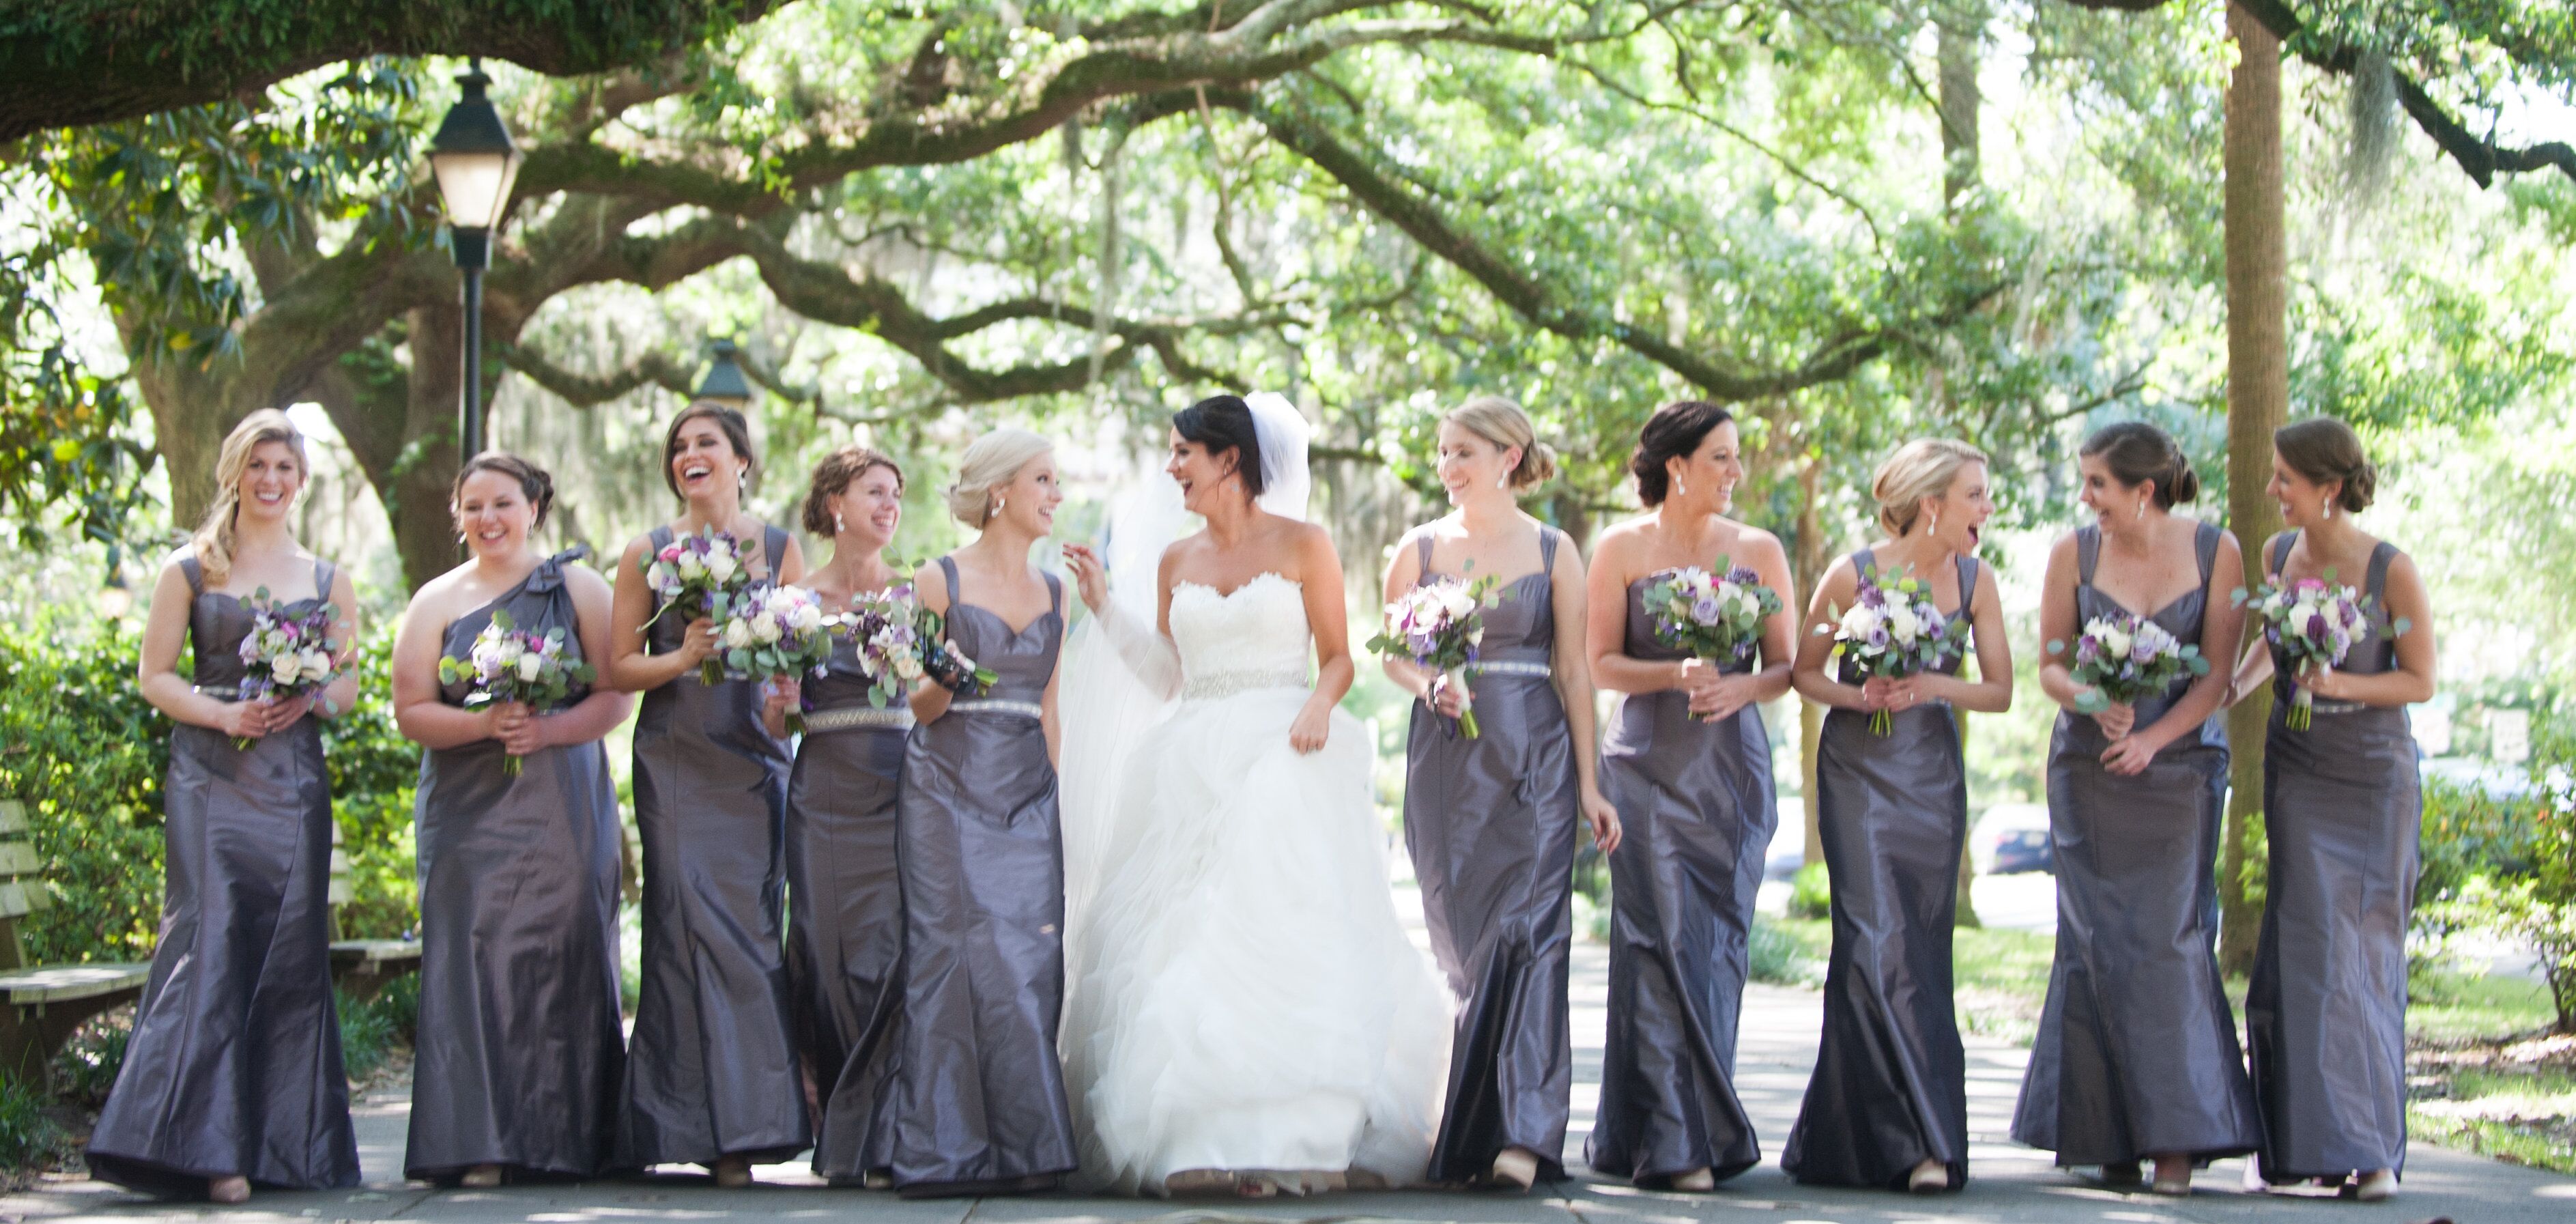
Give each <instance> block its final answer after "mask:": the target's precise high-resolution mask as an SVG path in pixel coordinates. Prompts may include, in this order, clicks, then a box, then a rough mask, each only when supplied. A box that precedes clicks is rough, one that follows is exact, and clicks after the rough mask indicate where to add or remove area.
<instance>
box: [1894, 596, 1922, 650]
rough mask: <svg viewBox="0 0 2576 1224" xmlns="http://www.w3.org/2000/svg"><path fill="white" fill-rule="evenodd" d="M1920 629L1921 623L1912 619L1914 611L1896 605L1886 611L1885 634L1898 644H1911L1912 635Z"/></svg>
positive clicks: (1901, 605)
mask: <svg viewBox="0 0 2576 1224" xmlns="http://www.w3.org/2000/svg"><path fill="white" fill-rule="evenodd" d="M1922 629H1923V623H1922V622H1921V621H1918V620H1916V619H1914V609H1912V608H1909V607H1906V606H1905V605H1903V604H1898V605H1897V606H1895V607H1892V608H1889V609H1888V610H1887V632H1888V634H1889V635H1890V636H1892V637H1894V638H1895V639H1896V640H1897V642H1898V643H1899V644H1903V645H1911V644H1913V641H1914V635H1915V634H1916V633H1919V632H1921V631H1922Z"/></svg>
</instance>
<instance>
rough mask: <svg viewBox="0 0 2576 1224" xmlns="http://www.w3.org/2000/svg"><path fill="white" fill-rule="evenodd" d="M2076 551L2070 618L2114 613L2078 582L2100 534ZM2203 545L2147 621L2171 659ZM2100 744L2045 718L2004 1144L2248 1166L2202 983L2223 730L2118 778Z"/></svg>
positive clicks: (2242, 1117) (2244, 1115) (2208, 543)
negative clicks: (2050, 899) (2173, 593)
mask: <svg viewBox="0 0 2576 1224" xmlns="http://www.w3.org/2000/svg"><path fill="white" fill-rule="evenodd" d="M2075 543H2076V558H2077V564H2078V566H2079V569H2080V575H2081V576H2080V585H2078V586H2077V587H2076V589H2075V596H2076V605H2075V606H2076V615H2077V617H2078V618H2079V620H2080V621H2083V622H2090V621H2091V620H2093V619H2094V618H2095V617H2099V616H2104V615H2108V614H2109V613H2111V612H2112V611H2114V610H2116V609H2118V608H2119V604H2118V603H2117V602H2116V601H2114V600H2113V599H2112V598H2111V597H2110V596H2108V595H2105V594H2103V593H2102V592H2101V591H2100V590H2099V589H2097V588H2095V587H2094V585H2093V566H2094V562H2095V560H2096V558H2097V557H2098V555H2099V554H2100V552H2101V545H2102V537H2101V529H2100V528H2098V527H2085V528H2082V529H2080V530H2078V531H2077V532H2076V533H2075ZM2218 543H2219V530H2218V528H2217V527H2215V526H2212V525H2210V524H2207V523H2203V524H2200V531H2199V536H2198V540H2197V543H2196V547H2195V551H2196V553H2197V555H2198V559H2199V564H2200V584H2199V585H2198V586H2196V587H2194V588H2192V591H2191V593H2190V594H2187V595H2184V596H2183V597H2181V598H2180V599H2176V600H2174V601H2173V602H2172V603H2170V604H2167V605H2165V606H2164V607H2162V608H2159V609H2157V610H2156V612H2155V615H2154V616H2153V617H2152V618H2151V619H2153V620H2154V621H2155V622H2156V623H2157V624H2158V625H2160V626H2162V627H2163V628H2164V629H2165V630H2166V631H2167V632H2169V633H2171V634H2173V635H2174V637H2175V638H2176V639H2178V640H2180V641H2182V642H2184V643H2186V644H2197V643H2198V642H2199V641H2200V627H2201V613H2202V611H2203V608H2204V606H2205V604H2206V601H2207V598H2208V591H2209V575H2210V570H2211V567H2212V565H2213V564H2214V563H2215V560H2216V558H2217V555H2218ZM2187 688H2188V680H2185V681H2181V682H2177V683H2176V684H2175V685H2174V688H2173V691H2172V692H2170V693H2167V694H2166V695H2165V696H2163V697H2151V698H2147V699H2145V700H2143V701H2140V702H2138V703H2137V706H2136V710H2137V726H2139V727H2141V728H2144V727H2149V726H2152V725H2154V724H2155V721H2156V720H2157V719H2159V718H2161V717H2163V716H2164V713H2165V711H2167V710H2169V709H2171V708H2172V707H2173V703H2174V702H2175V701H2177V700H2179V699H2180V698H2181V696H2182V694H2183V693H2184V691H2185V690H2186V689H2187ZM2109 747H2110V741H2108V740H2107V739H2105V738H2104V737H2103V735H2102V729H2101V727H2100V726H2098V725H2097V724H2096V723H2095V722H2094V721H2093V719H2092V717H2091V716H2090V715H2085V714H2077V713H2075V712H2073V711H2071V710H2069V711H2064V712H2061V713H2059V715H2058V716H2057V731H2056V734H2055V735H2054V736H2053V737H2052V738H2051V740H2050V744H2049V756H2048V824H2049V842H2050V845H2051V847H2052V853H2053V856H2054V862H2055V868H2054V870H2055V871H2056V874H2057V954H2056V961H2055V964H2054V965H2053V966H2052V967H2051V969H2050V972H2049V979H2048V1002H2047V1004H2046V1005H2045V1006H2044V1007H2043V1008H2042V1009H2041V1012H2040V1017H2039V1035H2038V1038H2037V1040H2036V1041H2035V1042H2033V1044H2032V1046H2031V1053H2030V1070H2029V1073H2028V1074H2027V1075H2026V1076H2025V1077H2024V1078H2023V1080H2022V1088H2021V1102H2020V1104H2019V1106H2018V1107H2017V1108H2016V1109H2015V1110H2014V1112H2013V1126H2012V1135H2013V1138H2014V1139H2016V1140H2019V1141H2020V1142H2023V1143H2026V1144H2029V1145H2030V1146H2032V1147H2035V1148H2041V1149H2044V1150H2047V1151H2052V1152H2055V1153H2056V1154H2057V1163H2058V1164H2060V1165H2100V1164H2122V1163H2127V1162H2129V1161H2135V1160H2140V1159H2143V1158H2145V1157H2148V1156H2153V1155H2157V1154H2161V1153H2168V1152H2173V1153H2183V1154H2188V1155H2191V1156H2194V1157H2197V1158H2200V1159H2204V1160H2207V1159H2215V1158H2218V1157H2222V1156H2231V1155H2238V1154H2241V1153H2244V1152H2249V1151H2252V1150H2253V1149H2254V1146H2255V1144H2256V1143H2257V1142H2259V1141H2260V1140H2261V1138H2262V1127H2261V1124H2260V1122H2259V1120H2258V1119H2257V1117H2256V1115H2255V1112H2254V1094H2253V1090H2252V1088H2251V1087H2250V1086H2249V1085H2248V1084H2247V1082H2246V1078H2245V1059H2244V1056H2243V1054H2242V1053H2241V1052H2240V1051H2239V1048H2238V1046H2237V1044H2236V1019H2235V1015H2234V1014H2233V1012H2232V1011H2231V1010H2230V1009H2229V1006H2228V1002H2227V991H2226V989H2225V987H2224V985H2223V983H2222V982H2221V981H2220V979H2219V975H2218V952H2217V943H2218V888H2217V881H2216V877H2215V865H2216V863H2217V859H2218V841H2219V827H2220V820H2221V818H2222V816H2223V815H2224V808H2225V806H2226V794H2227V736H2226V732H2225V730H2224V729H2223V728H2222V727H2221V726H2220V725H2219V720H2218V719H2216V718H2214V717H2213V718H2211V719H2210V720H2209V721H2207V722H2205V723H2203V724H2202V725H2201V727H2200V729H2199V730H2198V731H2197V732H2196V733H2194V734H2192V735H2190V736H2187V737H2185V738H2183V739H2181V740H2177V741H2175V742H2174V743H2172V744H2168V745H2166V746H2165V748H2164V750H2163V751H2161V752H2159V753H2157V754H2156V758H2155V761H2154V762H2153V763H2152V764H2150V765H2148V766H2147V769H2146V771H2145V772H2144V773H2141V774H2138V775H2136V776H2134V777H2125V778H2123V777H2116V776H2113V775H2112V774H2111V772H2110V771H2109V770H2108V769H2106V768H2104V767H2103V765H2102V753H2103V752H2104V751H2106V750H2108V748H2109Z"/></svg>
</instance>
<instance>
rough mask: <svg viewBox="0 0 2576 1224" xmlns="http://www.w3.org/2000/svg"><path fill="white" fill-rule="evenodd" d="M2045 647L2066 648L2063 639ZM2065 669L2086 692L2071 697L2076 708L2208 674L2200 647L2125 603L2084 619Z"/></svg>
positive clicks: (2124, 700)
mask: <svg viewBox="0 0 2576 1224" xmlns="http://www.w3.org/2000/svg"><path fill="white" fill-rule="evenodd" d="M2048 653H2050V654H2052V655H2064V654H2066V653H2067V649H2066V642H2065V640H2064V639H2058V640H2054V641H2051V642H2050V643H2049V644H2048ZM2067 671H2068V673H2069V674H2070V675H2071V676H2073V677H2074V680H2075V682H2076V683H2077V684H2080V685H2083V686H2084V688H2085V692H2084V694H2083V695H2082V696H2081V697H2078V698H2077V699H2076V701H2075V709H2076V711H2077V712H2078V713H2082V714H2094V713H2099V712H2100V711H2101V710H2103V709H2105V708H2107V707H2109V706H2111V705H2112V704H2114V703H2116V704H2120V705H2136V704H2137V703H2138V702H2140V701H2143V700H2145V699H2147V698H2149V697H2161V696H2163V695H2164V694H2165V692H2166V691H2167V690H2169V689H2171V688H2172V687H2173V686H2174V684H2175V682H2177V681H2180V680H2183V679H2186V678H2188V677H2192V676H2206V675H2208V674H2209V660H2207V659H2204V658H2202V657H2201V656H2200V647H2198V646H2192V645H2187V644H2185V643H2184V642H2183V641H2182V640H2181V639H2179V638H2176V637H2175V636H2174V635H2173V634H2171V633H2168V632H2166V631H2165V627H2164V626H2162V625H2159V624H2157V623H2155V622H2154V621H2152V620H2148V619H2146V618H2144V617H2141V616H2139V615H2138V614H2136V613H2134V612H2131V611H2129V610H2128V609H2126V608H2114V609H2112V610H2111V612H2110V614H2109V615H2106V616H2097V617H2094V618H2093V619H2092V620H2089V621H2086V622H2085V623H2084V632H2082V633H2080V634H2078V635H2076V638H2075V651H2074V656H2073V657H2072V658H2070V659H2069V660H2068V666H2067Z"/></svg>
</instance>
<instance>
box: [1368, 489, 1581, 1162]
mask: <svg viewBox="0 0 2576 1224" xmlns="http://www.w3.org/2000/svg"><path fill="white" fill-rule="evenodd" d="M1539 538H1540V544H1539V569H1538V572H1537V573H1534V574H1528V575H1525V576H1523V577H1521V578H1520V579H1518V580H1517V581H1515V582H1513V583H1512V584H1511V585H1509V586H1508V587H1505V588H1503V590H1502V596H1501V598H1500V599H1499V600H1498V601H1497V602H1496V603H1495V604H1494V605H1493V606H1492V607H1489V608H1487V609H1486V610H1485V612H1484V622H1485V640H1484V642H1483V644H1482V646H1481V647H1480V649H1479V653H1478V657H1479V659H1480V660H1481V661H1484V662H1514V663H1537V664H1546V663H1548V662H1549V661H1550V660H1551V658H1552V657H1553V655H1554V651H1555V646H1556V612H1555V605H1554V599H1553V597H1554V594H1555V588H1554V584H1553V579H1552V578H1551V574H1552V573H1553V571H1554V567H1555V564H1556V548H1557V533H1556V532H1555V531H1554V530H1553V529H1549V528H1541V529H1540V532H1539ZM1421 553H1422V578H1421V581H1424V582H1429V581H1432V580H1433V579H1435V578H1437V577H1438V575H1435V574H1433V573H1432V572H1431V539H1430V537H1429V536H1427V535H1426V536H1424V537H1422V541H1421ZM1471 691H1472V695H1473V698H1474V701H1475V712H1476V720H1477V722H1478V723H1479V724H1480V725H1481V730H1482V734H1481V735H1479V736H1478V737H1476V738H1474V739H1469V738H1467V737H1466V736H1465V735H1463V734H1461V733H1460V732H1459V729H1458V721H1457V720H1456V719H1453V718H1450V717H1448V716H1447V715H1443V714H1438V713H1435V712H1433V711H1432V710H1431V708H1430V707H1429V706H1427V705H1425V704H1423V703H1422V702H1420V701H1416V702H1414V703H1413V712H1412V719H1413V721H1412V728H1411V732H1410V735H1409V738H1408V740H1407V742H1406V750H1405V782H1404V846H1405V849H1406V851H1408V852H1409V853H1410V854H1411V855H1412V856H1413V874H1414V876H1415V878H1416V879H1418V880H1420V881H1421V883H1422V914H1423V918H1424V920H1425V922H1426V924H1427V925H1428V926H1429V928H1430V933H1431V951H1432V955H1433V957H1434V958H1435V959H1436V960H1437V961H1438V962H1439V965H1440V971H1441V973H1442V974H1443V975H1445V976H1446V977H1447V978H1448V980H1449V990H1450V992H1451V993H1452V994H1454V995H1456V996H1457V997H1458V1014H1457V1023H1456V1026H1455V1032H1454V1036H1453V1039H1452V1044H1451V1047H1450V1056H1449V1088H1448V1102H1447V1105H1446V1106H1445V1108H1444V1112H1443V1113H1442V1115H1441V1122H1440V1134H1439V1138H1438V1139H1437V1141H1436V1142H1435V1143H1434V1144H1433V1146H1432V1149H1431V1164H1430V1171H1429V1173H1428V1175H1427V1176H1428V1177H1429V1178H1430V1180H1432V1181H1435V1182H1458V1181H1466V1180H1469V1179H1472V1178H1477V1177H1482V1176H1484V1175H1485V1174H1487V1173H1488V1172H1489V1171H1490V1170H1491V1169H1492V1168H1493V1164H1494V1158H1495V1157H1496V1156H1499V1155H1501V1154H1502V1152H1503V1150H1504V1149H1505V1148H1509V1147H1519V1148H1526V1149H1528V1150H1529V1151H1531V1152H1533V1153H1536V1154H1537V1156H1538V1158H1539V1171H1540V1176H1541V1177H1543V1178H1545V1179H1547V1180H1551V1181H1553V1180H1556V1179H1559V1178H1562V1177H1564V1176H1565V1168H1564V1165H1563V1163H1562V1161H1561V1160H1560V1159H1559V1155H1558V1154H1559V1153H1561V1152H1563V1151H1564V1150H1565V1126H1566V1117H1567V1114H1568V1112H1569V1109H1570V1105H1571V1098H1572V1095H1573V1091H1574V1050H1573V1038H1572V1029H1571V1027H1570V1022H1569V1020H1568V1019H1567V1012H1566V990H1567V981H1568V967H1567V955H1568V950H1569V947H1570V945H1571V942H1572V939H1573V895H1574V849H1575V836H1576V835H1575V826H1576V825H1577V824H1579V823H1581V821H1582V819H1583V809H1582V804H1581V791H1580V789H1579V785H1578V783H1577V781H1576V776H1575V770H1574V737H1573V733H1572V731H1571V730H1570V729H1569V728H1568V726H1567V724H1566V719H1565V705H1564V702H1563V701H1562V700H1561V699H1560V698H1559V697H1558V695H1557V690H1556V685H1555V682H1554V681H1552V680H1551V679H1550V678H1548V677H1547V676H1540V675H1514V674H1506V673H1500V672H1485V673H1479V674H1478V675H1476V676H1475V678H1474V680H1473V688H1472V690H1471Z"/></svg>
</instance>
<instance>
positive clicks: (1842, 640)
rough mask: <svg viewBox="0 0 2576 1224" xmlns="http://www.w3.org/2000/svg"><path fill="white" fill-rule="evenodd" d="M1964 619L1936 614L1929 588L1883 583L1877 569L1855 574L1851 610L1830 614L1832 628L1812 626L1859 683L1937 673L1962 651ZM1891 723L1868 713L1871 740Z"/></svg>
mask: <svg viewBox="0 0 2576 1224" xmlns="http://www.w3.org/2000/svg"><path fill="white" fill-rule="evenodd" d="M1968 628H1969V626H1968V619H1967V618H1966V617H1964V616H1959V617H1952V616H1944V615H1942V614H1941V605H1940V604H1939V603H1937V602H1935V601H1934V600H1933V598H1932V585H1931V584H1930V583H1927V582H1925V581H1923V580H1922V579H1920V578H1917V577H1915V576H1914V575H1912V574H1907V573H1900V574H1899V575H1898V576H1897V577H1895V578H1893V579H1885V578H1882V577H1881V575H1880V573H1879V569H1878V567H1877V566H1874V565H1873V566H1870V567H1868V568H1866V569H1863V570H1862V571H1861V572H1860V585H1859V587H1858V589H1857V590H1855V591H1854V592H1853V594H1852V605H1851V606H1850V607H1848V608H1845V609H1843V610H1842V611H1840V612H1837V613H1835V614H1834V623H1832V624H1830V625H1818V626H1816V632H1817V633H1820V634H1824V633H1830V634H1832V635H1833V638H1834V648H1835V649H1837V650H1839V651H1841V652H1842V656H1843V665H1844V666H1846V667H1848V668H1850V669H1852V670H1853V671H1855V672H1857V673H1859V674H1860V675H1861V676H1862V677H1863V678H1864V679H1869V678H1877V679H1886V680H1901V679H1903V678H1905V677H1907V676H1913V675H1919V674H1921V673H1923V672H1928V671H1937V670H1939V669H1940V668H1941V666H1942V665H1943V664H1945V663H1947V662H1949V660H1950V659H1951V657H1952V656H1953V655H1955V654H1956V653H1958V652H1959V651H1961V650H1964V649H1966V646H1967V640H1968ZM1895 729H1896V720H1895V719H1894V718H1893V717H1892V716H1891V715H1890V714H1889V713H1888V712H1887V711H1886V710H1872V711H1870V715H1869V730H1870V734H1872V735H1887V734H1889V733H1890V732H1892V731H1894V730H1895Z"/></svg>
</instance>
